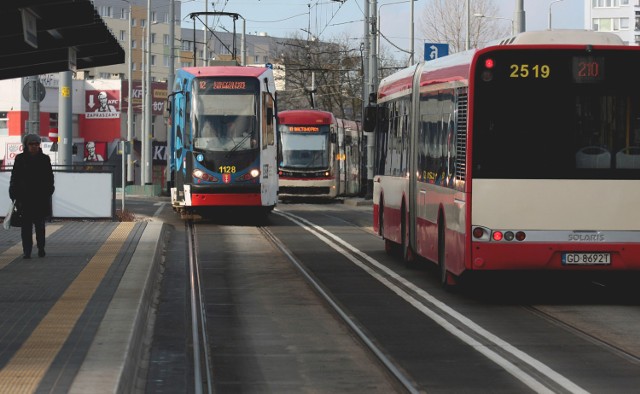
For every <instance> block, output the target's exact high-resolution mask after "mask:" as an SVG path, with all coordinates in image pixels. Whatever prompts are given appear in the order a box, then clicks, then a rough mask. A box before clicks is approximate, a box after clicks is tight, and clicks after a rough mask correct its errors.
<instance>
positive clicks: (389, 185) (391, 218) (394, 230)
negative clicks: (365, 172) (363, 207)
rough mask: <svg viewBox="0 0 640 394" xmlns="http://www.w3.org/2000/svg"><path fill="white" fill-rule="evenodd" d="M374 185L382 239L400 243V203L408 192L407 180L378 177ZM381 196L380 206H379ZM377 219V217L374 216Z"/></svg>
mask: <svg viewBox="0 0 640 394" xmlns="http://www.w3.org/2000/svg"><path fill="white" fill-rule="evenodd" d="M377 180H379V182H376V183H374V188H375V189H376V190H377V191H376V193H375V194H376V195H377V196H378V197H377V200H378V204H379V206H378V212H379V210H380V209H382V215H383V218H382V220H383V227H384V234H382V237H383V238H385V239H388V240H390V241H393V242H395V243H401V242H402V234H401V225H402V211H401V210H402V201H403V199H404V196H406V195H407V193H408V191H409V180H408V179H407V178H401V177H391V176H379V177H378V178H377ZM380 196H382V204H380ZM376 217H377V216H376Z"/></svg>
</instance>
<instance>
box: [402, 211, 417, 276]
mask: <svg viewBox="0 0 640 394" xmlns="http://www.w3.org/2000/svg"><path fill="white" fill-rule="evenodd" d="M401 220H402V221H401V228H400V232H401V234H402V259H403V260H404V263H405V266H407V268H415V267H416V260H417V259H416V255H415V254H414V253H413V249H412V248H411V245H410V243H409V226H407V214H406V212H405V209H404V207H403V208H402V219H401Z"/></svg>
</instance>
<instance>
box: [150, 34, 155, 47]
mask: <svg viewBox="0 0 640 394" xmlns="http://www.w3.org/2000/svg"><path fill="white" fill-rule="evenodd" d="M151 43H152V44H155V43H156V33H151Z"/></svg>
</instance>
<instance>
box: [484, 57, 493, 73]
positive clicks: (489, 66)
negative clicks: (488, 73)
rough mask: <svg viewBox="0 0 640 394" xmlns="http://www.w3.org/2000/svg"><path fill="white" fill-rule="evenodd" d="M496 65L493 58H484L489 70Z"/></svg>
mask: <svg viewBox="0 0 640 394" xmlns="http://www.w3.org/2000/svg"><path fill="white" fill-rule="evenodd" d="M494 65H495V63H494V62H493V59H491V58H488V59H485V60H484V66H485V67H486V68H488V69H489V70H491V69H492V68H493V66H494Z"/></svg>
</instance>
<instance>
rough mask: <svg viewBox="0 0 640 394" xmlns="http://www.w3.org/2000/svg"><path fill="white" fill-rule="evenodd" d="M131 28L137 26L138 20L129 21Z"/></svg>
mask: <svg viewBox="0 0 640 394" xmlns="http://www.w3.org/2000/svg"><path fill="white" fill-rule="evenodd" d="M131 26H138V20H137V19H136V18H132V19H131Z"/></svg>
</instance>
